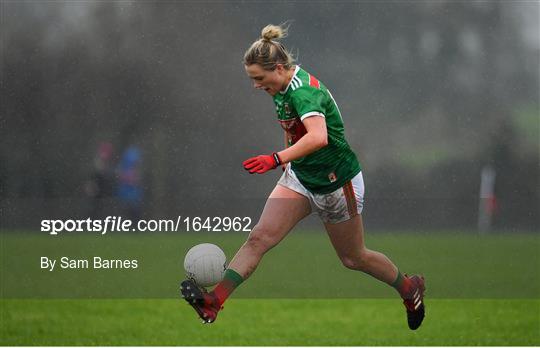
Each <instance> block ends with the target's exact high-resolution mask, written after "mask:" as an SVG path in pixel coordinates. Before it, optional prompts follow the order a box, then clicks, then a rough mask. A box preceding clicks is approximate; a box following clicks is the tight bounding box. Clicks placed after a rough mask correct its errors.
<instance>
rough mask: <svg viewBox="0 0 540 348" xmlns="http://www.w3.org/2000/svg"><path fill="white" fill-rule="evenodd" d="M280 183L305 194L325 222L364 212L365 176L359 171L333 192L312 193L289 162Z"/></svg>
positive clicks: (347, 217)
mask: <svg viewBox="0 0 540 348" xmlns="http://www.w3.org/2000/svg"><path fill="white" fill-rule="evenodd" d="M278 185H281V186H284V187H287V188H289V189H291V190H293V191H295V192H298V193H300V194H301V195H303V196H305V197H306V198H307V199H308V200H309V203H310V205H311V210H312V211H314V212H317V214H318V215H319V217H320V218H321V220H322V221H323V222H325V223H330V224H337V223H340V222H343V221H347V220H349V219H351V218H353V217H355V216H356V215H358V214H361V213H362V208H363V207H364V178H363V177H362V172H360V173H358V174H357V175H356V176H355V177H354V178H352V179H351V180H350V181H347V183H345V185H343V187H341V188H339V189H337V190H335V191H334V192H331V193H324V194H318V193H312V192H309V191H308V189H306V188H305V187H304V185H302V183H301V182H300V180H298V177H297V176H296V174H295V173H294V171H293V170H292V168H291V164H290V163H289V164H288V165H287V167H286V169H285V172H284V173H283V175H282V176H281V178H280V179H279V181H278Z"/></svg>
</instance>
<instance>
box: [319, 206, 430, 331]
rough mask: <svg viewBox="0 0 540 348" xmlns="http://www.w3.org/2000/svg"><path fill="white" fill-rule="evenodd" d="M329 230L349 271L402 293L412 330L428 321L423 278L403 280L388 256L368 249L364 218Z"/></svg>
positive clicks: (329, 225)
mask: <svg viewBox="0 0 540 348" xmlns="http://www.w3.org/2000/svg"><path fill="white" fill-rule="evenodd" d="M325 227H326V231H327V232H328V236H329V237H330V241H331V242H332V245H333V246H334V249H335V250H336V252H337V254H338V256H339V258H340V259H341V262H342V263H343V265H344V266H345V267H347V268H350V269H354V270H358V271H362V272H364V273H367V274H369V275H371V276H373V277H375V278H376V279H379V280H381V281H383V282H385V283H387V284H388V285H391V286H393V287H395V288H396V290H398V292H399V294H400V295H401V297H402V298H403V299H404V304H405V307H406V308H407V320H408V324H409V328H411V329H412V330H416V329H417V328H418V327H419V326H420V324H421V323H422V320H423V319H424V303H423V299H424V290H425V288H424V279H423V277H420V276H412V277H407V276H402V275H401V274H400V273H399V271H398V269H397V267H396V266H395V265H394V263H393V262H392V261H390V259H389V258H388V257H386V255H384V254H382V253H380V252H377V251H373V250H369V249H368V248H366V246H365V243H364V226H363V223H362V216H361V215H357V216H355V217H353V218H352V219H349V220H347V221H345V222H341V223H338V224H329V223H326V224H325Z"/></svg>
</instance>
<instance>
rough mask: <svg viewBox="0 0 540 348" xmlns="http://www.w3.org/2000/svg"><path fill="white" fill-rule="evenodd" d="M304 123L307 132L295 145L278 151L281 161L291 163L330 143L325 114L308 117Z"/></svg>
mask: <svg viewBox="0 0 540 348" xmlns="http://www.w3.org/2000/svg"><path fill="white" fill-rule="evenodd" d="M302 123H303V124H304V127H306V131H307V133H306V134H305V135H304V136H303V137H302V138H300V140H298V141H297V142H296V143H295V144H294V145H292V146H290V147H289V148H286V149H285V150H283V151H280V152H278V153H277V155H278V156H279V159H280V160H281V163H289V162H291V161H294V160H297V159H299V158H302V157H305V156H307V155H309V154H311V153H313V152H315V151H317V150H319V149H321V148H323V147H325V146H326V145H328V133H327V131H326V120H325V118H324V116H311V117H306V118H305V119H304V120H303V121H302Z"/></svg>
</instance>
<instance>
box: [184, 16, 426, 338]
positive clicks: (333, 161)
mask: <svg viewBox="0 0 540 348" xmlns="http://www.w3.org/2000/svg"><path fill="white" fill-rule="evenodd" d="M286 31H287V30H286V28H283V27H281V26H274V25H268V26H266V27H265V28H264V29H263V30H262V36H261V38H260V39H259V40H257V41H255V42H254V43H253V44H252V45H251V47H250V48H249V49H248V50H247V51H246V53H245V54H244V67H245V70H246V73H247V75H248V76H249V78H250V79H251V80H252V81H253V87H255V88H256V89H260V90H264V91H265V92H266V93H268V94H269V95H270V96H272V98H273V100H274V103H275V105H276V110H277V116H278V120H279V123H280V124H281V127H282V128H283V130H284V132H285V140H286V147H285V149H284V150H281V151H276V152H273V153H271V154H269V155H259V156H256V157H252V158H249V159H248V160H246V161H244V163H243V165H244V168H245V169H246V170H247V171H248V172H249V173H251V174H263V173H266V172H267V171H269V170H272V169H275V168H277V167H279V166H282V168H283V169H284V173H283V175H282V176H281V178H280V179H279V181H278V182H277V185H276V187H275V188H274V190H273V191H272V193H271V194H270V197H269V198H268V200H267V202H266V205H265V207H264V209H263V212H262V215H261V217H260V220H259V222H258V223H257V225H256V226H255V227H254V228H253V230H252V231H251V233H250V234H249V237H248V239H247V241H246V242H245V243H244V244H243V245H242V247H241V248H240V250H238V252H237V253H236V255H235V256H234V258H233V259H232V261H231V262H230V264H229V266H228V269H227V270H226V272H225V276H224V279H223V281H221V282H220V283H219V284H218V285H217V286H216V287H215V289H214V290H213V291H212V292H210V293H206V292H205V291H204V290H203V289H201V288H199V287H197V286H196V284H195V283H194V282H192V281H191V280H186V281H184V282H183V283H182V295H183V297H184V298H186V300H187V301H188V302H189V303H190V304H191V305H192V306H193V308H194V309H195V310H196V311H197V313H198V314H199V316H200V317H201V318H202V319H203V322H208V323H209V322H213V321H214V320H215V319H216V316H217V314H218V312H219V310H220V309H221V308H222V304H223V302H225V300H226V299H227V297H229V296H230V294H231V293H232V292H233V291H234V289H235V288H236V287H237V286H238V285H240V283H242V282H243V281H244V280H246V279H247V278H248V277H249V276H250V275H251V274H252V273H253V271H255V269H256V267H257V265H258V264H259V262H260V260H261V258H262V257H263V255H264V254H265V253H266V252H267V251H268V250H270V249H271V248H272V247H274V246H275V245H277V244H278V243H279V242H280V241H281V240H282V239H283V238H284V237H285V236H286V235H287V233H289V231H290V230H291V229H292V228H293V227H294V226H295V225H296V224H297V223H298V222H299V221H300V220H302V219H303V218H304V217H306V216H307V215H309V214H310V213H311V212H316V213H317V214H318V215H319V217H320V219H321V220H322V222H323V223H324V226H325V228H326V231H327V232H328V236H329V237H330V240H331V242H332V245H333V246H334V248H335V250H336V252H337V255H338V256H339V258H340V259H341V261H342V263H343V265H344V266H345V267H347V268H350V269H353V270H358V271H362V272H365V273H367V274H369V275H371V276H373V277H375V278H377V279H378V280H380V281H383V282H385V283H387V284H388V285H390V286H392V287H394V288H395V289H396V290H397V291H398V293H399V294H400V295H401V297H402V298H403V300H404V304H405V307H406V311H407V318H408V325H409V327H410V328H411V329H412V330H415V329H417V328H418V327H419V326H420V324H421V323H422V320H423V318H424V303H423V297H424V279H423V277H421V276H416V275H415V276H411V277H408V276H407V275H403V274H402V273H401V272H399V270H398V269H397V267H396V266H395V265H394V264H393V263H392V261H390V259H388V257H386V256H385V255H383V254H381V253H379V252H377V251H373V250H370V249H368V248H366V246H365V243H364V228H363V225H362V215H361V212H362V208H363V196H364V181H363V178H362V171H361V166H360V163H359V162H358V160H357V158H356V155H355V154H354V152H353V151H352V150H351V148H350V146H349V144H348V143H347V141H346V140H345V136H344V130H343V120H342V117H341V113H340V111H339V108H338V106H337V104H336V101H335V100H334V97H333V96H332V94H331V93H330V91H329V90H328V88H327V87H326V86H325V85H324V84H323V83H322V82H321V81H319V80H318V79H317V78H316V77H315V76H313V75H311V74H309V73H308V72H307V71H305V70H304V69H302V68H300V67H299V66H298V65H295V64H294V60H293V58H292V55H291V54H290V52H288V51H287V49H286V48H285V47H284V46H283V45H282V44H281V42H280V41H278V40H279V39H281V38H283V37H284V36H285V35H286Z"/></svg>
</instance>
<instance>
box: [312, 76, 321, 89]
mask: <svg viewBox="0 0 540 348" xmlns="http://www.w3.org/2000/svg"><path fill="white" fill-rule="evenodd" d="M309 85H310V86H311V87H315V88H317V89H319V88H321V86H320V85H319V80H317V79H316V78H315V77H313V75H311V74H310V75H309Z"/></svg>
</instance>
